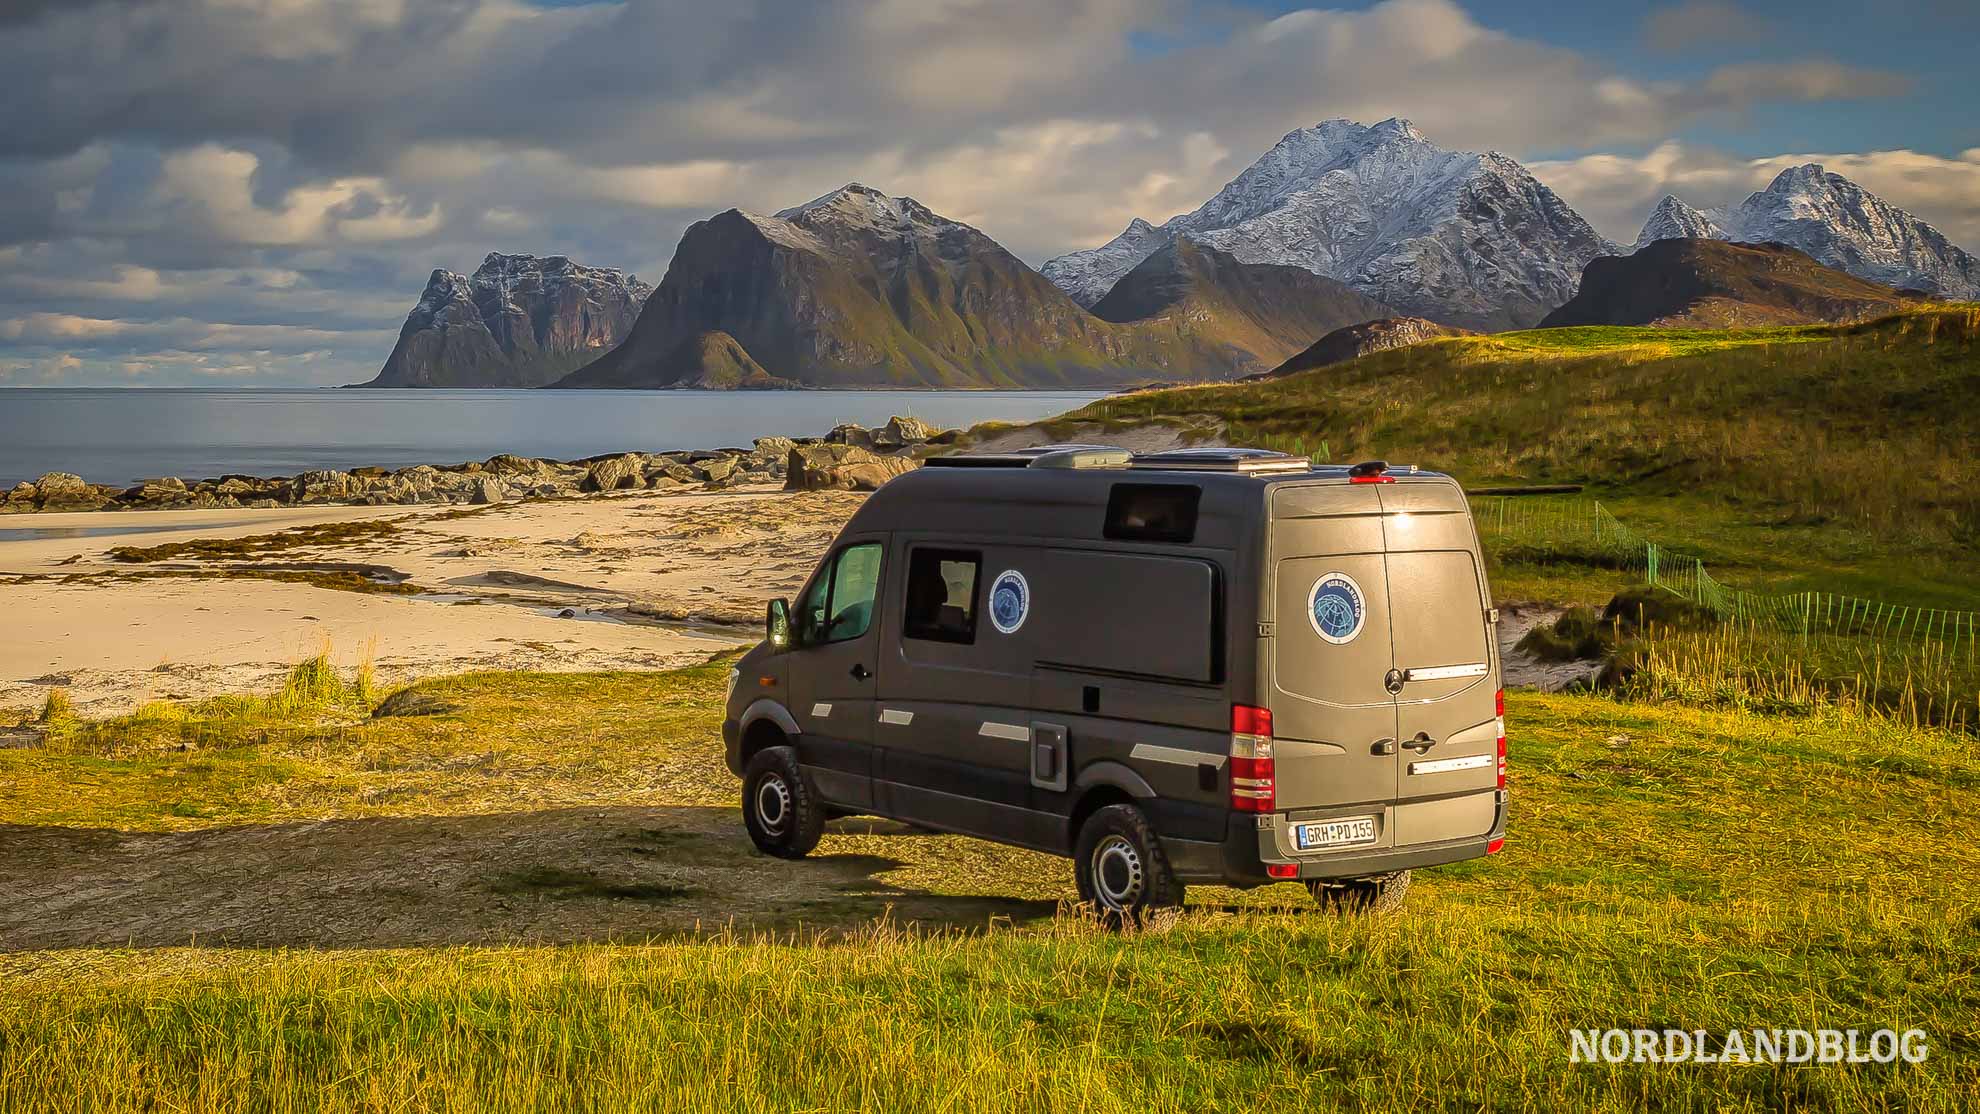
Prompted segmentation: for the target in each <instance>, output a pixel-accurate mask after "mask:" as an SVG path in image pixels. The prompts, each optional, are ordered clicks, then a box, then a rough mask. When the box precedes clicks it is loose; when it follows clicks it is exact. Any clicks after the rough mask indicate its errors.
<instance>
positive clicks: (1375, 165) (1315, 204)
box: [1044, 119, 1622, 329]
mask: <svg viewBox="0 0 1980 1114" xmlns="http://www.w3.org/2000/svg"><path fill="white" fill-rule="evenodd" d="M1178 236H1188V237H1189V238H1191V239H1193V240H1197V241H1199V242H1201V243H1204V244H1208V245H1210V246H1211V247H1214V248H1218V249H1220V250H1222V251H1225V252H1228V253H1230V254H1231V255H1233V256H1235V257H1237V258H1238V259H1240V260H1242V261H1244V262H1247V263H1277V264H1290V265H1293V266H1298V267H1304V268H1306V269H1307V270H1309V271H1312V272H1314V273H1315V274H1319V275H1324V276H1327V277H1329V278H1333V279H1337V280H1339V281H1341V282H1344V283H1346V284H1348V285H1349V286H1352V287H1354V288H1355V289H1357V290H1360V291H1361V292H1362V293H1364V294H1367V295H1369V296H1370V297H1373V298H1376V299H1379V300H1380V301H1382V302H1385V303H1387V304H1389V305H1391V306H1394V307H1396V308H1397V309H1400V310H1402V311H1404V312H1406V313H1411V314H1416V315H1419V316H1423V317H1428V318H1430V319H1432V320H1435V321H1442V322H1445V323H1448V324H1454V325H1461V326H1464V327H1468V328H1482V329H1505V328H1517V327H1523V326H1528V325H1532V324H1534V323H1535V322H1537V321H1539V320H1540V318H1541V317H1543V316H1545V315H1546V314H1547V312H1548V311H1549V310H1551V309H1553V308H1554V307H1555V306H1558V305H1560V304H1561V303H1563V302H1565V301H1567V300H1568V299H1569V298H1570V297H1572V296H1573V294H1574V291H1575V287H1576V285H1577V284H1578V283H1579V281H1580V279H1581V271H1582V268H1583V267H1585V266H1586V265H1587V264H1588V261H1589V260H1590V259H1593V258H1595V257H1596V256H1598V255H1607V254H1614V253H1616V252H1619V251H1620V250H1622V249H1620V248H1618V247H1617V246H1616V245H1614V244H1612V243H1610V242H1609V241H1608V240H1605V239H1603V238H1602V237H1601V236H1600V235H1598V234H1597V233H1596V232H1595V230H1594V229H1593V228H1592V227H1590V226H1589V224H1588V222H1587V221H1585V220H1583V219H1582V218H1581V216H1580V214H1578V213H1576V212H1575V211H1574V210H1573V209H1572V208H1570V207H1569V206H1568V204H1567V203H1566V202H1564V201H1562V200H1561V199H1560V198H1559V197H1558V196H1556V195H1555V194H1554V192H1553V191H1552V190H1550V189H1548V188H1547V187H1546V186H1544V185H1542V184H1540V182H1538V181H1537V180H1535V179H1534V177H1533V176H1532V175H1531V174H1529V173H1527V171H1526V168H1525V167H1523V166H1521V165H1520V164H1519V163H1518V162H1516V161H1514V160H1513V159H1511V158H1508V157H1506V156H1505V155H1501V154H1498V153H1497V152H1492V153H1487V154H1476V153H1473V152H1469V151H1449V150H1445V149H1444V148H1442V147H1438V146H1437V145H1435V144H1433V143H1431V142H1429V141H1428V140H1426V139H1424V138H1423V135H1422V133H1420V132H1418V131H1417V130H1416V128H1415V127H1414V126H1413V125H1411V124H1410V123H1409V122H1408V121H1407V120H1394V119H1392V120H1384V121H1383V122H1381V123H1379V124H1376V125H1374V126H1373V127H1368V126H1364V125H1361V124H1356V123H1353V122H1351V121H1347V120H1329V121H1327V122H1325V123H1322V124H1318V125H1316V126H1314V127H1311V128H1302V129H1300V130H1299V131H1295V132H1293V133H1291V134H1289V135H1287V136H1286V137H1285V138H1284V139H1282V140H1280V141H1279V142H1278V144H1277V145H1276V146H1274V147H1273V148H1272V149H1271V150H1270V151H1267V152H1266V153H1265V154H1264V156H1263V157H1261V158H1260V159H1259V160H1258V161H1257V162H1255V163H1253V164H1252V165H1251V166H1250V167H1248V168H1247V169H1246V170H1245V171H1244V172H1243V173H1242V174H1239V175H1238V176H1237V177H1236V178H1234V179H1232V180H1231V182H1230V184H1228V185H1226V186H1225V187H1224V188H1223V189H1222V190H1220V191H1218V193H1217V195H1216V196H1215V197H1212V198H1211V199H1210V200H1209V201H1207V202H1205V203H1204V205H1203V206H1202V207H1201V208H1199V209H1197V210H1196V211H1195V212H1192V213H1187V214H1184V215H1183V216H1179V217H1175V218H1173V219H1171V220H1169V221H1168V222H1166V223H1164V224H1163V225H1161V226H1160V227H1159V228H1158V227H1155V226H1152V225H1150V224H1148V223H1147V222H1145V221H1140V220H1137V221H1135V222H1134V223H1133V224H1130V225H1129V226H1128V228H1127V231H1125V232H1123V233H1121V234H1120V235H1119V236H1117V237H1115V238H1114V239H1113V240H1111V241H1109V242H1108V243H1106V244H1104V245H1102V246H1100V247H1097V248H1093V249H1090V250H1087V251H1079V252H1074V253H1072V254H1071V255H1066V256H1061V257H1060V258H1058V259H1054V260H1052V261H1051V262H1049V263H1047V264H1046V265H1045V267H1044V274H1045V276H1046V277H1047V278H1050V279H1051V280H1052V281H1053V282H1055V283H1057V284H1058V285H1059V287H1060V288H1061V289H1063V290H1065V291H1066V292H1067V293H1068V294H1071V295H1072V296H1073V298H1074V299H1075V300H1077V301H1079V302H1080V303H1081V304H1083V305H1088V306H1091V305H1094V304H1095V303H1097V302H1098V301H1099V300H1100V299H1101V298H1102V297H1104V296H1105V295H1106V293H1107V291H1108V290H1109V289H1111V288H1112V286H1113V284H1114V283H1115V282H1116V281H1118V280H1119V279H1120V277H1121V276H1122V275H1123V274H1125V273H1126V272H1127V271H1128V270H1130V269H1131V268H1133V267H1134V265H1135V264H1137V263H1139V262H1140V261H1141V260H1142V259H1144V258H1146V257H1147V256H1148V255H1150V254H1152V253H1153V252H1154V251H1155V250H1156V249H1157V248H1159V247H1161V246H1162V245H1163V244H1166V243H1168V242H1169V241H1171V240H1173V239H1175V238H1176V237H1178Z"/></svg>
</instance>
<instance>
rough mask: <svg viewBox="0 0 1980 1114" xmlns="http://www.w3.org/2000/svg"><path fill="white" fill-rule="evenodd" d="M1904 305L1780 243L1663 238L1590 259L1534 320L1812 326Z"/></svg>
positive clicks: (1549, 323)
mask: <svg viewBox="0 0 1980 1114" xmlns="http://www.w3.org/2000/svg"><path fill="white" fill-rule="evenodd" d="M1912 304H1913V302H1912V300H1911V299H1908V298H1904V297H1902V296H1900V295H1899V294H1898V293H1897V292H1896V291H1895V290H1892V289H1891V288H1890V287H1888V286H1882V285H1879V284H1878V283H1874V282H1870V281H1868V280H1867V279H1860V278H1857V277H1856V276H1854V275H1849V274H1845V273H1843V272H1842V271H1838V270H1836V269H1835V268H1833V267H1824V266H1823V265H1821V264H1820V263H1817V262H1816V261H1815V260H1813V259H1811V258H1809V257H1808V255H1807V254H1806V253H1804V252H1802V251H1799V250H1797V249H1795V248H1791V247H1788V246H1786V245H1785V244H1733V243H1725V242H1722V241H1719V240H1709V239H1687V240H1669V239H1666V240H1657V241H1655V242H1652V243H1650V244H1647V245H1645V246H1644V247H1642V248H1639V249H1637V251H1636V253H1635V254H1634V255H1627V256H1619V257H1615V258H1607V259H1597V260H1595V261H1594V262H1592V263H1590V264H1589V265H1588V271H1587V273H1586V274H1585V275H1584V276H1583V277H1582V280H1581V290H1580V292H1579V293H1577V294H1576V295H1575V296H1574V298H1573V299H1572V300H1571V301H1569V302H1568V303H1567V304H1566V305H1564V306H1562V307H1561V308H1559V309H1557V310H1555V311H1554V312H1552V313H1550V314H1548V315H1547V319H1546V320H1544V321H1542V322H1541V323H1540V324H1541V326H1542V327H1543V328H1553V327H1556V326H1563V325H1665V326H1670V327H1673V328H1690V329H1726V328H1744V327H1753V326H1762V325H1817V324H1825V323H1844V322H1851V321H1861V320H1864V319H1866V318H1870V317H1880V316H1882V315H1884V314H1888V313H1896V312H1898V311H1899V310H1901V309H1904V308H1906V307H1907V306H1910V305H1912Z"/></svg>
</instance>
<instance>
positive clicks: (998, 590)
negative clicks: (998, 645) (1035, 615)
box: [990, 569, 1031, 634]
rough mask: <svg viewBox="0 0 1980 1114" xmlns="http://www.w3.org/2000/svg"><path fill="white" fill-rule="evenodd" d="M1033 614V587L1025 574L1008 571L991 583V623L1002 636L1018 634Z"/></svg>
mask: <svg viewBox="0 0 1980 1114" xmlns="http://www.w3.org/2000/svg"><path fill="white" fill-rule="evenodd" d="M1030 614H1031V585H1030V584H1028V583H1026V582H1025V579H1024V574H1023V573H1021V572H1019V571H1017V570H1016V569H1006V570H1004V571H1003V572H1000V573H998V574H997V579H995V580H993V581H991V582H990V623H991V625H992V626H994V627H996V628H997V630H998V632H999V633H1001V634H1016V633H1017V629H1018V628H1019V627H1021V626H1023V625H1024V620H1025V616H1027V615H1030Z"/></svg>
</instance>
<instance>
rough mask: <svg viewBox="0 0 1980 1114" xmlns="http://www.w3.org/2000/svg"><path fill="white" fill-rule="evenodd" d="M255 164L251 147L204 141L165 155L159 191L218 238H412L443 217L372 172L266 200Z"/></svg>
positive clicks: (278, 240) (425, 232)
mask: <svg viewBox="0 0 1980 1114" xmlns="http://www.w3.org/2000/svg"><path fill="white" fill-rule="evenodd" d="M260 167H261V159H260V158H259V157H258V156H256V155H254V154H253V153H251V152H248V151H239V150H233V149H230V148H226V147H222V146H219V145H217V144H203V145H201V146H198V147H194V148H192V149H190V150H185V151H177V152H174V153H172V154H170V155H168V156H166V158H165V160H164V163H163V168H162V172H161V174H160V179H159V183H158V186H157V189H156V194H157V197H158V199H159V200H160V201H161V202H163V203H165V204H166V205H168V206H172V207H178V208H182V209H183V210H185V212H186V215H187V216H188V217H189V218H190V219H194V220H198V221H201V222H202V223H203V227H204V228H205V229H206V230H207V232H208V233H209V235H211V236H212V237H214V238H215V239H219V240H225V241H230V242H233V243H240V244H267V245H285V244H304V243H312V242H320V241H324V240H345V241H349V242H351V243H359V244H368V243H379V242H384V241H392V240H411V239H417V238H419V237H422V236H426V235H430V234H431V233H433V232H435V231H437V230H438V229H439V228H440V225H441V221H442V217H443V213H442V211H441V208H440V206H439V205H438V204H432V205H428V206H425V207H424V208H423V209H417V208H415V206H414V205H413V204H412V203H411V202H409V201H407V200H406V198H404V197H403V196H400V195H397V194H395V193H393V192H392V190H391V188H390V187H389V186H388V185H387V184H386V183H385V181H384V180H383V179H381V178H375V177H362V178H336V179H331V180H329V181H325V182H319V183H314V184H309V185H302V186H297V187H295V188H294V189H291V190H289V191H287V192H286V193H284V194H283V195H282V196H281V197H280V198H279V199H278V200H277V201H276V203H275V204H274V205H269V206H265V205H262V204H260V203H258V202H257V201H256V200H255V197H254V186H255V176H256V174H257V172H258V171H259V170H260Z"/></svg>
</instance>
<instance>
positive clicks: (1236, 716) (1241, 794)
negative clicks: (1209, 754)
mask: <svg viewBox="0 0 1980 1114" xmlns="http://www.w3.org/2000/svg"><path fill="white" fill-rule="evenodd" d="M1277 801H1278V799H1277V794H1276V792H1275V790H1274V788H1273V772H1272V713H1271V711H1270V710H1269V709H1266V708H1254V707H1252V706H1251V705H1249V704H1233V705H1231V807H1232V808H1233V809H1235V810H1237V811H1238V812H1272V811H1274V810H1275V808H1276V807H1277Z"/></svg>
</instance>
